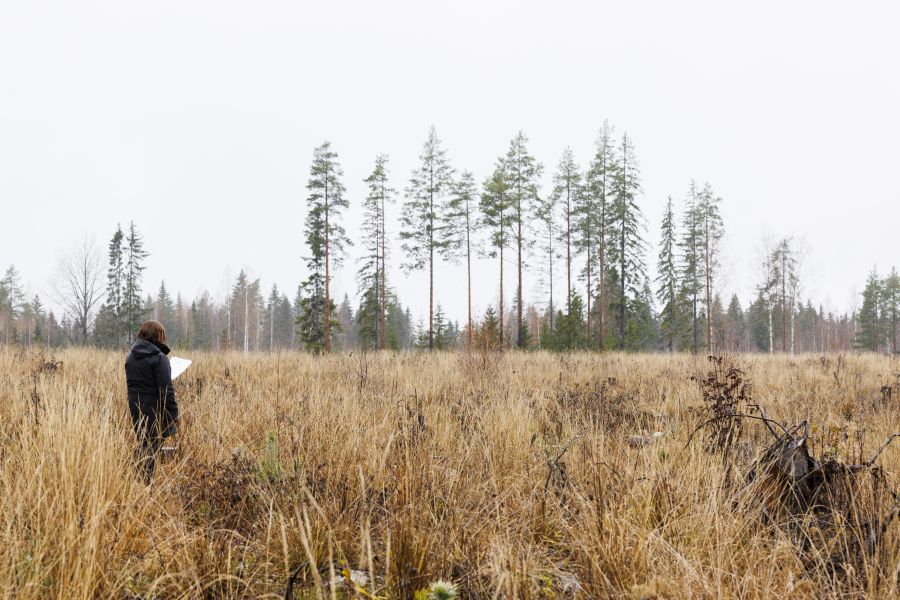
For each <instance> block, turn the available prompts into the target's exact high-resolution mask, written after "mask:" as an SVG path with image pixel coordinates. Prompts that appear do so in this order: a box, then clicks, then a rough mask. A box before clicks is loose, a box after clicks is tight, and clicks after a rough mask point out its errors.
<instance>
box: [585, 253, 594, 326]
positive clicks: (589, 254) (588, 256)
mask: <svg viewBox="0 0 900 600" xmlns="http://www.w3.org/2000/svg"><path fill="white" fill-rule="evenodd" d="M592 266H593V263H591V245H590V244H588V245H587V262H586V263H585V271H587V302H586V305H587V315H586V316H587V338H588V340H590V339H591V331H592V327H591V271H592V270H593V269H592V268H591V267H592Z"/></svg>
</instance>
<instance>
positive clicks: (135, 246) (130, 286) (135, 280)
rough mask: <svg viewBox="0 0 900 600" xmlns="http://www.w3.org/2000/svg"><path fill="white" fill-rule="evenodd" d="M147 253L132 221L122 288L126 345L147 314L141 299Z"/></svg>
mask: <svg viewBox="0 0 900 600" xmlns="http://www.w3.org/2000/svg"><path fill="white" fill-rule="evenodd" d="M147 256H149V253H148V252H146V251H145V250H144V240H143V237H141V234H140V233H138V230H137V227H135V225H134V221H132V222H131V223H129V225H128V234H127V235H126V237H125V271H124V275H125V277H124V280H123V287H122V313H121V314H122V320H123V330H124V333H125V336H126V340H127V342H128V344H131V343H132V342H133V341H134V337H135V335H136V334H137V330H138V328H139V327H140V325H141V323H142V322H143V321H144V319H145V318H146V316H147V314H148V312H147V308H146V304H145V303H144V298H143V290H142V284H143V278H144V276H143V273H144V269H145V268H146V267H145V266H144V259H145V258H147Z"/></svg>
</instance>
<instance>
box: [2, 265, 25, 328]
mask: <svg viewBox="0 0 900 600" xmlns="http://www.w3.org/2000/svg"><path fill="white" fill-rule="evenodd" d="M24 304H25V294H24V292H23V291H22V284H21V283H20V281H19V272H18V271H17V270H16V267H15V266H13V265H10V266H9V267H8V268H7V269H6V273H5V274H4V275H3V279H2V280H0V328H2V329H0V339H2V341H3V342H4V343H6V344H10V343H12V342H13V341H15V339H16V338H17V337H18V333H17V331H16V320H17V319H18V318H19V315H20V314H21V312H22V308H23V306H24Z"/></svg>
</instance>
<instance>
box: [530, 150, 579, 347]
mask: <svg viewBox="0 0 900 600" xmlns="http://www.w3.org/2000/svg"><path fill="white" fill-rule="evenodd" d="M581 193H582V181H581V173H580V172H579V169H578V165H577V164H576V163H575V155H574V154H573V153H572V149H571V148H566V149H565V151H564V152H563V155H562V157H561V158H560V159H559V165H558V166H557V168H556V174H555V175H554V176H553V191H552V192H551V193H550V195H549V196H548V201H547V202H546V203H543V206H542V207H541V211H540V214H539V219H540V220H541V222H542V223H544V225H545V227H546V228H547V230H548V237H547V242H546V245H545V246H544V249H545V250H546V252H547V255H548V261H549V262H550V267H551V275H550V285H551V293H550V328H551V329H553V312H554V307H553V290H552V285H553V275H552V266H553V258H554V253H553V249H552V246H553V244H552V242H553V235H552V228H553V222H554V220H555V218H556V214H557V213H558V212H562V223H561V227H560V229H559V237H560V242H562V244H563V245H564V247H565V258H566V303H567V304H568V302H569V299H570V298H571V297H572V290H573V287H572V259H573V254H574V253H575V252H576V248H575V227H576V223H577V214H576V210H577V207H578V197H579V194H581ZM567 310H568V308H567Z"/></svg>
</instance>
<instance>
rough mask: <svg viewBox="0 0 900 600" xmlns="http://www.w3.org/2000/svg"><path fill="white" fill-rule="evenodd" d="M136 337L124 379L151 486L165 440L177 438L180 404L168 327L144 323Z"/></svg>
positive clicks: (156, 322) (126, 362) (154, 322)
mask: <svg viewBox="0 0 900 600" xmlns="http://www.w3.org/2000/svg"><path fill="white" fill-rule="evenodd" d="M137 337H138V339H137V341H136V342H135V343H134V346H132V347H131V353H130V354H129V355H128V358H127V359H126V360H125V379H126V381H127V383H128V409H129V411H130V412H131V422H132V424H133V425H134V432H135V434H136V435H137V440H138V444H139V456H140V458H141V460H142V461H143V467H144V474H145V476H146V478H147V481H148V482H149V481H150V479H151V477H152V476H153V471H154V470H155V469H156V455H157V452H158V451H159V448H160V445H161V444H162V440H163V439H164V438H167V437H169V436H172V435H174V434H175V423H176V421H177V420H178V401H177V400H176V399H175V388H174V387H173V386H172V368H171V366H170V365H169V357H168V356H167V355H168V354H169V352H170V350H169V347H168V346H166V329H165V327H163V325H162V323H160V322H159V321H145V322H144V323H143V324H142V325H141V328H140V330H138V334H137Z"/></svg>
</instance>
